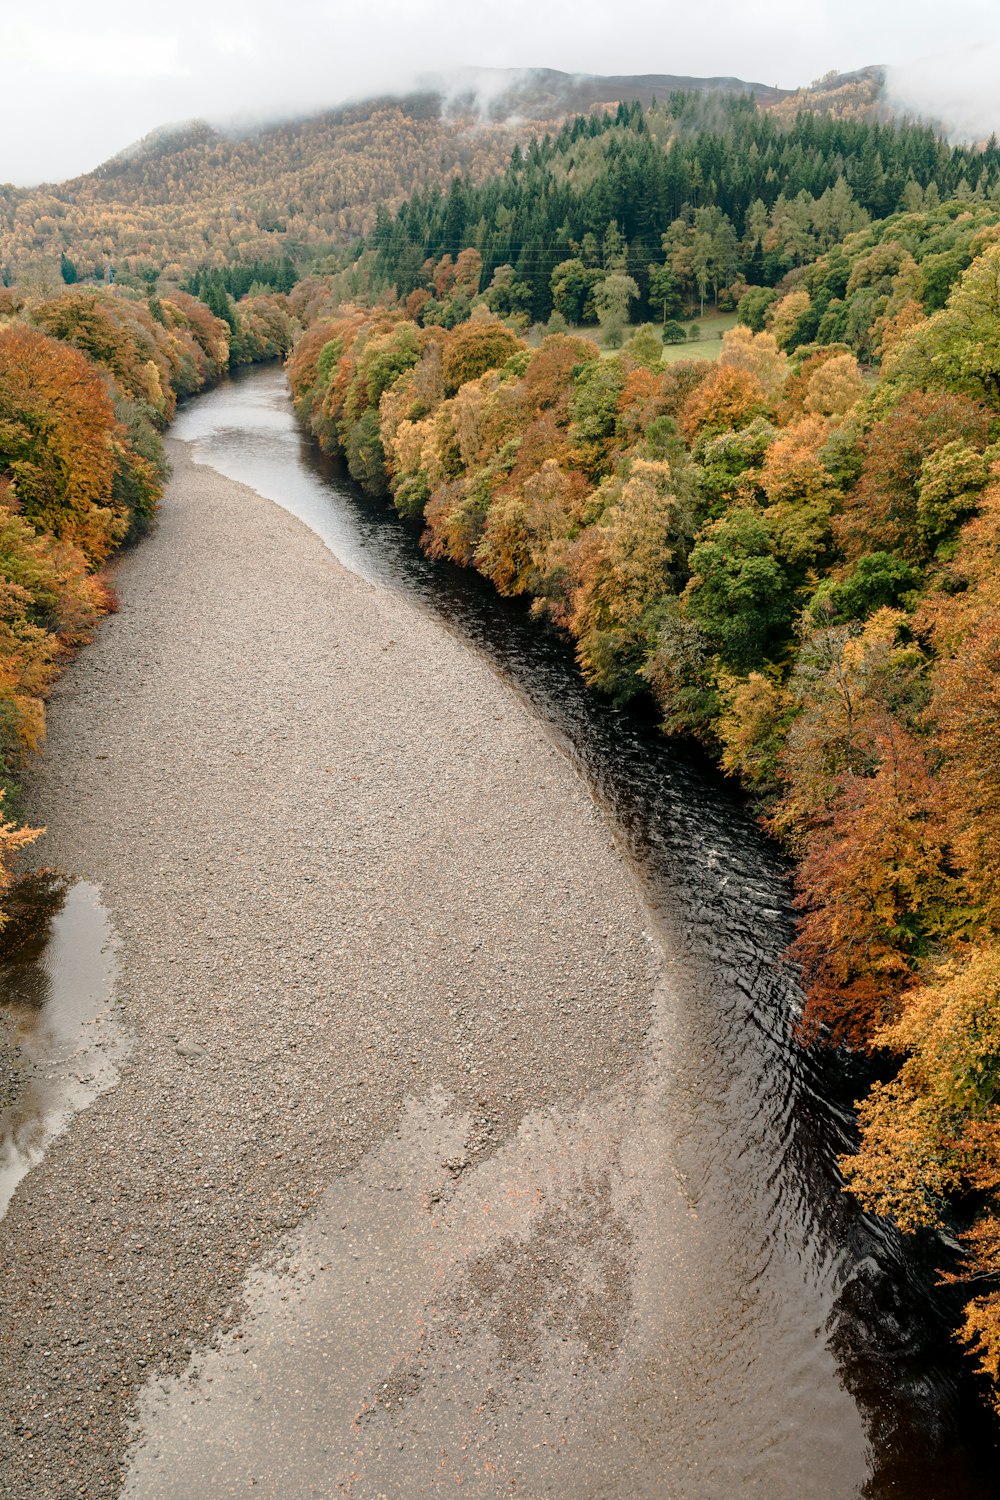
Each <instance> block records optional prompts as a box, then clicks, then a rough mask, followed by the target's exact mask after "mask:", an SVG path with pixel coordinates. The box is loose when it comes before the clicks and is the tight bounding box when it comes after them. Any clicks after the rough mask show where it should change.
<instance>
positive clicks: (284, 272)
mask: <svg viewBox="0 0 1000 1500" xmlns="http://www.w3.org/2000/svg"><path fill="white" fill-rule="evenodd" d="M298 279H299V273H298V271H297V270H296V269H295V262H294V261H293V260H291V259H290V257H289V256H287V255H285V256H282V258H281V259H280V260H250V261H237V262H236V264H235V265H231V266H202V267H200V268H199V269H198V270H197V271H195V273H194V275H193V276H191V277H190V278H189V279H188V280H187V281H185V282H183V283H182V286H183V290H184V291H186V292H190V293H191V295H192V296H194V297H201V298H203V299H204V300H205V301H207V300H208V296H209V295H214V294H215V293H217V292H219V291H221V292H223V293H225V295H226V296H228V297H233V298H234V299H235V300H236V301H237V302H238V301H239V300H240V298H241V297H246V296H248V295H249V294H250V293H252V292H256V293H257V294H258V295H260V293H262V292H267V291H268V290H270V291H272V292H290V291H291V290H292V287H293V286H294V285H295V283H296V282H297V281H298Z"/></svg>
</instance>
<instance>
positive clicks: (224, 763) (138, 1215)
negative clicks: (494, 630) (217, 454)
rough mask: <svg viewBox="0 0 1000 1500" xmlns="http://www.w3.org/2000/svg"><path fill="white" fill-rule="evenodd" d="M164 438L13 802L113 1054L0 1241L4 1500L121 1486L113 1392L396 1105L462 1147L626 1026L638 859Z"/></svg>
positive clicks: (623, 1049) (271, 1245) (232, 1279)
mask: <svg viewBox="0 0 1000 1500" xmlns="http://www.w3.org/2000/svg"><path fill="white" fill-rule="evenodd" d="M172 450H173V451H172V458H173V461H174V464H175V475H174V478H173V480H172V481H171V484H170V487H169V490H168V494H167V497H166V500H165V502H164V505H163V510H162V516H161V521H160V524H159V527H158V529H157V531H156V533H155V534H154V535H153V536H152V537H151V538H150V539H148V540H147V541H146V542H144V543H143V544H142V545H141V546H140V547H139V548H138V549H136V550H135V551H134V552H132V553H130V554H129V555H128V556H126V557H124V558H123V559H121V561H120V562H119V564H118V567H117V575H116V579H115V582H116V586H117V587H118V589H119V592H120V594H121V597H122V605H123V607H122V612H121V613H120V614H119V615H117V616H115V617H112V618H109V619H108V620H106V621H105V622H104V624H103V625H102V627H101V630H100V632H99V634H98V636H97V639H96V640H95V642H94V643H93V644H92V645H91V646H89V647H88V648H87V649H86V650H85V651H84V652H83V653H82V654H81V656H80V657H79V659H78V660H77V661H76V662H75V663H74V664H73V666H72V667H71V668H70V670H69V671H68V672H67V673H66V675H65V677H64V678H63V680H62V681H61V683H60V685H59V687H58V689H57V691H56V694H55V696H54V698H53V702H52V705H51V709H50V716H49V740H48V746H47V749H46V751H45V754H44V757H43V758H42V760H41V762H40V763H39V765H38V767H37V772H36V775H35V777H34V784H33V788H32V812H33V816H35V817H37V818H39V819H42V820H44V821H45V823H46V824H47V826H48V833H47V835H46V836H45V838H44V839H43V840H42V841H41V842H40V844H39V845H38V846H37V858H38V860H39V861H40V862H44V863H46V864H51V865H55V866H57V867H59V868H61V869H63V870H65V871H67V872H68V873H70V874H73V875H79V876H82V877H84V878H86V879H87V880H90V881H92V882H94V883H95V884H96V885H97V886H99V888H100V890H101V892H102V896H103V900H104V902H105V904H106V906H107V908H108V910H109V911H110V913H111V917H112V920H113V923H114V926H115V928H116V930H117V933H118V935H119V937H120V940H121V950H120V962H121V968H122V999H123V1001H124V1006H125V1020H126V1023H127V1025H128V1026H129V1027H130V1028H131V1030H132V1031H133V1032H134V1034H135V1044H134V1047H133V1050H132V1052H131V1054H130V1056H129V1059H128V1061H127V1062H126V1064H125V1065H124V1068H123V1074H122V1079H121V1082H120V1083H119V1085H118V1086H117V1087H116V1088H115V1089H114V1090H113V1091H112V1092H111V1093H109V1094H107V1095H105V1096H104V1097H102V1098H101V1099H99V1100H98V1101H97V1102H96V1103H95V1104H94V1105H93V1106H92V1107H91V1108H90V1109H89V1110H87V1111H86V1112H85V1113H83V1114H81V1115H80V1116H78V1117H77V1118H76V1120H75V1121H74V1122H73V1124H72V1126H71V1127H70V1128H69V1130H68V1131H67V1132H66V1133H65V1134H64V1135H63V1136H62V1137H60V1138H59V1139H58V1140H57V1141H56V1142H55V1144H54V1145H53V1146H52V1148H51V1149H50V1151H49V1153H48V1155H47V1157H46V1159H45V1161H44V1162H43V1163H42V1164H41V1165H40V1166H39V1167H38V1168H36V1169H35V1170H34V1171H33V1172H32V1173H31V1174H30V1176H29V1177H28V1178H27V1179H26V1180H25V1181H24V1182H22V1184H21V1185H20V1187H19V1188H18V1190H17V1193H16V1195H15V1198H14V1201H13V1203H12V1205H11V1209H10V1212H9V1214H8V1216H7V1218H6V1219H5V1220H4V1221H3V1223H2V1224H0V1299H2V1310H0V1432H2V1433H3V1434H4V1437H3V1439H2V1441H0V1494H2V1495H3V1496H4V1497H6V1500H28V1497H30V1500H49V1497H51V1500H65V1497H69V1496H87V1497H91V1496H99V1495H100V1496H108V1495H112V1494H115V1493H116V1492H117V1491H118V1488H119V1486H120V1482H121V1474H122V1459H123V1453H124V1450H125V1446H126V1442H127V1439H128V1434H129V1423H130V1422H131V1421H132V1420H133V1419H134V1417H135V1414H136V1410H137V1396H138V1391H139V1389H140V1387H141V1386H142V1385H143V1383H144V1382H146V1381H147V1380H148V1378H149V1377H150V1376H152V1375H153V1374H155V1373H157V1372H163V1373H166V1372H177V1371H179V1370H181V1369H182V1368H183V1366H184V1364H185V1362H186V1361H187V1359H188V1356H189V1353H190V1351H191V1350H192V1349H194V1348H198V1347H200V1346H202V1345H204V1344H205V1343H207V1342H208V1341H209V1340H210V1339H212V1338H214V1337H218V1335H219V1334H220V1332H222V1331H224V1330H225V1329H226V1328H228V1327H231V1326H232V1325H233V1323H234V1320H235V1319H236V1318H237V1316H238V1313H239V1301H240V1289H241V1286H242V1284H243V1282H244V1278H245V1276H246V1274H247V1272H248V1270H249V1269H250V1268H251V1267H252V1266H254V1265H255V1264H258V1263H260V1262H261V1261H262V1260H265V1259H266V1257H267V1255H268V1253H269V1252H271V1251H273V1250H274V1249H275V1248H276V1247H278V1246H280V1244H281V1242H282V1237H283V1235H286V1234H287V1233H288V1232H289V1231H290V1230H292V1229H293V1227H294V1226H295V1225H297V1224H298V1223H299V1221H300V1220H302V1219H303V1217H304V1216H305V1215H306V1214H307V1213H308V1211H309V1210H310V1209H311V1208H312V1207H313V1206H314V1205H315V1204H316V1203H317V1201H318V1200H319V1198H320V1196H321V1195H322V1194H323V1193H324V1192H325V1191H327V1190H328V1189H330V1188H331V1186H333V1185H335V1184H336V1183H337V1182H338V1181H340V1180H342V1179H343V1178H345V1176H346V1175H347V1174H349V1173H351V1172H352V1170H354V1169H355V1168H356V1167H357V1165H358V1163H359V1162H360V1161H361V1160H362V1159H363V1158H364V1157H365V1154H366V1153H368V1152H370V1151H371V1150H373V1149H374V1148H375V1147H377V1146H378V1145H379V1143H380V1142H382V1141H383V1140H384V1139H386V1137H387V1136H388V1135H389V1134H390V1133H391V1132H392V1131H393V1130H394V1128H395V1127H396V1126H397V1125H398V1124H399V1122H400V1121H401V1120H403V1119H404V1118H405V1110H406V1109H407V1108H408V1107H409V1106H408V1104H407V1101H409V1100H414V1099H425V1098H427V1097H428V1096H429V1095H430V1094H432V1093H433V1092H434V1091H438V1093H443V1094H444V1095H445V1096H447V1097H448V1098H449V1099H451V1100H453V1101H454V1107H455V1108H456V1109H457V1110H460V1111H462V1112H463V1114H464V1115H467V1116H468V1121H469V1124H468V1129H467V1131H466V1132H465V1142H466V1144H465V1146H464V1148H463V1149H464V1150H465V1151H466V1153H467V1154H468V1156H469V1158H470V1160H471V1161H472V1162H476V1161H485V1160H486V1159H487V1158H489V1157H490V1156H491V1154H492V1153H494V1152H495V1151H497V1150H498V1149H499V1148H500V1147H501V1146H502V1144H503V1143H504V1142H505V1141H507V1140H509V1139H510V1138H511V1137H512V1135H513V1133H514V1132H515V1131H516V1130H517V1127H518V1124H519V1122H520V1121H521V1120H522V1118H523V1116H524V1115H525V1113H526V1112H528V1111H530V1110H533V1109H538V1108H545V1107H549V1106H555V1105H560V1106H565V1107H567V1108H569V1107H573V1106H575V1105H576V1104H578V1103H579V1102H580V1101H582V1100H583V1099H585V1098H586V1097H587V1096H588V1095H589V1094H591V1093H592V1092H593V1091H594V1090H599V1089H602V1088H604V1087H605V1086H606V1085H607V1084H608V1083H609V1082H611V1081H612V1080H616V1079H621V1078H624V1077H626V1075H628V1074H629V1071H630V1069H631V1068H632V1066H633V1064H634V1063H635V1062H636V1060H637V1059H638V1058H639V1057H640V1055H641V1053H642V1050H643V1046H644V1037H645V1033H646V1028H647V1024H648V1019H649V1013H650V1003H651V996H652V992H653V986H654V968H655V960H656V953H655V950H654V948H653V945H652V944H651V943H650V941H649V940H648V938H647V937H646V936H645V934H644V932H643V922H644V914H643V910H642V907H641V905H640V904H639V902H638V900H637V897H636V894H635V891H634V888H633V885H632V881H631V877H630V875H629V873H628V871H627V870H626V868H625V867H624V864H623V862H622V860H621V858H620V856H619V854H618V852H617V850H616V848H615V847H614V845H613V843H612V841H611V839H610V835H609V831H608V829H607V827H606V826H605V824H604V822H603V820H602V819H601V817H600V816H599V815H598V813H597V812H596V811H595V809H594V806H593V804H592V802H591V800H590V798H589V796H588V794H587V792H586V790H585V788H584V787H583V785H582V784H581V783H580V782H579V781H578V779H577V778H576V776H575V775H574V773H573V772H572V771H571V769H570V768H569V766H568V765H567V763H566V762H565V760H564V759H563V758H562V757H561V756H560V755H559V754H558V753H557V752H556V751H555V750H554V748H553V747H552V746H551V745H550V744H549V743H548V741H547V740H546V738H545V737H544V735H543V733H542V732H541V730H540V728H539V727H538V726H537V725H536V724H535V723H534V721H533V720H532V719H531V718H530V717H529V715H528V714H527V713H526V711H524V710H523V709H522V708H521V707H520V705H519V703H518V701H517V700H516V699H515V698H514V696H513V695H512V694H511V693H510V692H509V691H508V690H507V689H506V688H504V686H503V685H502V684H501V683H500V682H499V681H498V680H496V679H495V678H494V677H493V676H492V674H491V673H490V672H489V671H488V670H487V669H486V668H485V666H483V665H482V664H481V663H480V662H479V661H478V660H477V659H476V657H475V656H474V655H473V654H471V653H470V652H469V651H468V650H467V649H466V648H464V647H463V646H462V645H461V644H460V643H459V642H458V641H456V640H454V639H453V638H451V637H450V636H449V635H448V634H447V633H446V632H445V631H444V630H442V629H441V628H440V627H438V626H437V625H436V624H435V623H434V622H433V621H432V620H431V619H430V618H429V617H427V616H425V615H424V614H422V613H421V612H420V611H419V610H418V609H417V608H415V607H413V606H411V605H410V604H408V603H407V602H406V601H405V600H403V599H400V598H398V597H395V596H393V595H391V594H389V593H387V592H382V591H377V590H375V589H374V588H372V587H371V586H369V585H368V584H366V583H364V582H362V581H360V580H359V579H358V578H356V577H355V576H353V575H352V574H349V573H347V572H346V571H345V570H344V569H342V568H341V567H340V566H339V565H338V564H337V562H336V561H335V560H334V559H333V558H332V557H331V555H330V554H329V553H328V552H327V551H326V549H325V548H324V547H323V545H322V544H321V542H320V541H319V540H318V539H317V538H316V537H315V536H314V535H313V534H312V533H311V532H309V531H308V530H307V529H306V528H305V527H304V526H303V525H302V524H300V523H299V522H298V521H296V520H295V519H294V518H293V517H291V516H289V515H288V514H286V513H285V512H283V511H282V510H280V509H279V508H278V507H277V506H275V505H273V504H271V503H270V502H268V501H266V500H263V499H261V498H260V497H259V496H257V495H256V494H255V493H253V492H252V491H251V490H249V489H246V488H245V487H243V486H241V485H239V484H236V483H234V482H232V481H230V480H227V479H225V478H223V477H221V476H220V475H218V474H217V473H215V472H213V471H211V470H209V469H205V468H200V467H197V466H195V465H193V464H192V463H191V462H190V460H189V458H188V455H187V451H186V449H185V448H184V447H183V446H182V445H179V444H176V443H174V444H172ZM456 1170H460V1166H459V1168H458V1169H456ZM595 1232H596V1231H595ZM619 1248H620V1253H621V1256H622V1257H625V1258H627V1246H626V1245H622V1246H621V1247H619ZM348 1311H349V1310H348ZM512 1316H514V1317H515V1319H516V1316H517V1314H516V1312H515V1313H514V1314H512ZM624 1316H625V1315H624V1314H623V1317H624ZM626 1321H627V1318H626ZM603 1336H605V1335H603V1334H598V1335H595V1337H597V1338H598V1340H599V1338H600V1337H603ZM607 1336H608V1337H611V1335H610V1334H608V1335H607ZM615 1336H620V1330H619V1334H618V1335H615ZM258 1493H260V1491H258ZM287 1493H288V1494H289V1495H291V1494H293V1493H296V1494H297V1493H298V1492H297V1491H293V1490H289V1491H288V1492H287ZM357 1493H359V1494H360V1493H364V1491H363V1489H362V1490H359V1491H357ZM192 1500H196V1497H195V1496H192Z"/></svg>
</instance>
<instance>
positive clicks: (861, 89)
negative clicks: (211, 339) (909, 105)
mask: <svg viewBox="0 0 1000 1500" xmlns="http://www.w3.org/2000/svg"><path fill="white" fill-rule="evenodd" d="M880 80H881V74H880V71H879V70H877V69H869V70H866V72H865V74H864V75H848V76H846V77H845V78H844V79H837V78H835V77H831V78H828V79H825V80H823V81H822V83H821V84H820V85H818V86H816V88H815V89H812V90H810V89H806V90H800V91H798V92H796V93H790V92H789V91H787V90H781V89H775V88H770V87H768V86H767V85H764V84H759V83H750V82H747V81H745V80H743V79H739V78H701V79H698V78H687V77H683V76H680V75H673V74H645V75H641V76H635V77H620V76H614V77H600V76H594V77H580V76H576V75H571V74H567V73H559V72H556V71H553V70H549V69H534V70H527V71H524V70H513V69H512V70H508V71H506V72H505V71H500V70H497V71H493V72H490V73H482V72H479V73H477V72H474V71H472V70H468V71H467V72H460V73H457V74H451V75H447V76H442V77H441V78H438V79H435V80H431V81H429V83H428V86H427V87H426V88H425V89H424V90H423V91H422V92H419V93H415V94H411V95H408V96H406V97H397V98H388V97H387V98H381V99H373V100H368V101H365V102H363V103H358V104H353V105H350V106H345V107H343V108H340V109H333V110H329V111H326V112H325V113H323V114H319V115H314V116H310V117H309V118H306V119H300V120H286V121H282V122H278V123H273V124H268V125H261V126H255V127H243V128H241V129H235V128H234V129H229V130H227V129H222V128H219V127H216V126H213V125H210V124H207V123H206V122H204V121H200V122H191V123H187V124H184V125H181V126H177V127H172V128H166V129H163V130H159V131H156V132H154V133H153V134H152V135H150V136H148V137H146V138H145V139H144V140H143V141H140V142H138V143H136V144H135V145H133V146H131V147H129V148H128V149H126V150H124V151H122V152H121V153H120V154H119V155H117V156H115V157H113V158H112V159H111V160H110V161H108V162H106V163H104V164H103V165H102V166H100V167H98V168H97V169H96V170H95V171H93V172H89V173H87V174H85V175H84V176H81V177H76V178H73V179H72V180H71V181H69V182H65V183H62V184H59V185H54V186H53V185H47V186H42V187H39V188H33V189H19V188H14V187H9V186H8V187H0V280H2V281H3V282H5V283H6V284H10V283H12V282H15V281H17V282H20V281H23V280H25V279H26V278H27V279H28V280H29V282H30V281H31V280H32V279H34V281H35V282H40V283H41V284H40V286H39V290H41V291H46V290H51V289H52V288H53V287H54V286H55V285H56V284H57V283H58V282H59V281H60V279H61V278H62V277H63V276H64V275H66V276H68V277H69V278H70V279H72V278H73V277H74V276H77V277H79V278H81V279H86V278H95V277H96V278H97V279H103V278H104V277H105V276H106V275H112V274H113V275H114V276H115V278H116V279H118V280H123V279H124V280H125V281H126V282H128V281H132V282H135V283H136V284H139V283H141V282H142V281H143V279H144V278H146V279H148V278H149V277H151V276H152V275H153V274H154V273H155V274H156V275H158V276H164V277H165V278H166V280H167V281H168V282H175V283H176V282H179V281H181V280H183V279H184V278H185V277H187V276H189V275H190V274H191V272H192V271H194V270H195V269H197V268H198V267H201V266H204V265H206V264H207V265H216V266H224V265H232V264H234V263H238V262H255V261H257V262H266V261H273V260H278V259H280V258H281V257H283V256H285V255H288V256H291V258H292V259H293V260H294V261H295V263H296V264H297V265H299V266H300V267H302V266H306V265H309V264H311V263H312V262H313V261H315V259H316V258H317V257H319V256H322V255H323V254H325V253H327V252H329V251H330V250H331V249H333V248H335V247H337V246H340V245H343V244H345V243H348V242H350V241H351V240H353V239H355V238H357V237H358V236H359V235H361V234H364V233H366V232H368V231H369V230H370V229H371V228H372V226H373V224H374V220H375V209H376V205H377V204H379V203H384V204H386V205H387V206H388V207H389V209H390V210H395V209H396V208H398V206H399V205H400V204H401V203H402V202H403V200H404V199H405V198H407V197H408V196H409V195H410V194H411V193H413V192H414V191H416V190H420V189H423V188H428V187H431V186H433V185H435V184H444V183H447V182H448V181H449V180H450V179H451V178H452V177H454V176H456V175H461V176H463V177H467V178H468V179H469V181H470V182H472V183H478V182H482V181H484V180H485V179H486V178H488V177H489V176H491V175H492V174H494V173H495V172H497V171H499V170H500V169H502V168H503V167H504V166H505V164H506V162H507V160H508V158H509V156H510V153H511V150H512V148H513V146H514V145H515V144H519V143H520V144H521V145H525V144H526V143H527V141H528V140H529V139H530V138H531V137H532V136H533V135H535V134H538V135H544V133H545V131H546V129H548V128H551V127H552V126H553V125H554V124H556V123H557V122H559V121H561V120H564V119H566V118H568V117H572V116H573V115H576V114H579V113H587V112H589V111H592V110H594V109H595V108H598V107H599V106H602V105H603V106H611V108H612V109H613V108H614V107H615V106H616V104H617V102H618V101H633V100H638V101H640V102H642V103H644V104H649V103H650V102H652V100H653V99H654V98H658V99H666V98H668V97H669V96H670V95H671V94H672V93H676V92H677V91H678V90H684V91H685V92H688V93H695V94H707V93H711V94H717V95H719V96H721V97H726V96H733V95H742V96H750V95H752V96H753V97H754V99H755V100H756V102H757V105H758V107H759V108H762V109H766V110H770V111H775V112H777V113H778V114H779V118H792V117H794V114H795V113H796V112H797V111H798V110H799V109H801V108H803V107H806V106H808V105H809V104H810V102H811V101H813V100H815V102H816V105H817V107H818V108H820V109H821V110H822V111H823V112H825V113H831V114H835V115H841V114H847V115H859V114H861V115H863V114H865V113H866V112H868V113H870V112H871V111H873V110H875V109H876V108H877V107H878V101H879V97H880V89H881V81H880ZM67 262H69V264H68V265H67Z"/></svg>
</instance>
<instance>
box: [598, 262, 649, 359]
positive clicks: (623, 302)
mask: <svg viewBox="0 0 1000 1500" xmlns="http://www.w3.org/2000/svg"><path fill="white" fill-rule="evenodd" d="M638 295H639V288H638V286H637V285H636V283H635V281H634V280H633V278H632V277H631V276H626V275H624V274H623V273H622V272H621V271H612V272H611V274H610V275H608V276H605V277H604V279H603V281H600V282H598V284H597V286H595V288H594V306H595V307H596V309H597V317H598V321H599V322H600V325H601V328H602V329H603V331H604V340H605V343H607V344H609V345H610V347H611V348H613V349H617V348H619V347H620V345H621V342H622V339H623V337H624V334H625V326H626V324H627V323H628V314H629V307H630V306H631V304H632V303H633V302H634V301H635V299H636V298H637V297H638Z"/></svg>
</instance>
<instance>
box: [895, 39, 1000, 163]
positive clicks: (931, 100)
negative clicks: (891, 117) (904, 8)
mask: <svg viewBox="0 0 1000 1500" xmlns="http://www.w3.org/2000/svg"><path fill="white" fill-rule="evenodd" d="M998 75H1000V42H988V43H982V44H980V45H978V46H968V47H962V48H960V49H958V50H956V51H954V52H946V53H944V54H941V53H938V54H937V55H936V56H934V57H924V58H919V59H918V60H916V61H915V62H910V63H907V64H905V65H904V66H902V67H895V68H889V69H888V70H887V75H886V90H887V93H888V97H889V99H890V101H891V103H892V104H893V105H894V106H895V108H896V109H899V110H903V111H905V112H907V113H909V114H913V115H919V116H921V117H922V118H924V119H930V120H934V121H935V122H939V123H940V124H941V125H942V126H943V127H944V129H945V130H946V131H947V133H948V135H949V136H950V137H951V139H952V140H956V141H985V140H988V139H989V137H990V136H991V135H992V134H993V132H994V131H996V132H997V133H998V134H1000V90H998V86H997V78H998Z"/></svg>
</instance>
